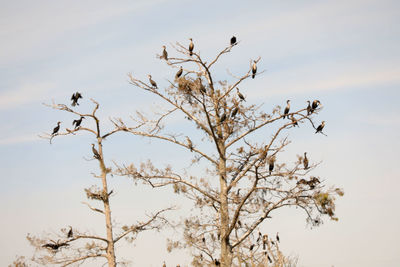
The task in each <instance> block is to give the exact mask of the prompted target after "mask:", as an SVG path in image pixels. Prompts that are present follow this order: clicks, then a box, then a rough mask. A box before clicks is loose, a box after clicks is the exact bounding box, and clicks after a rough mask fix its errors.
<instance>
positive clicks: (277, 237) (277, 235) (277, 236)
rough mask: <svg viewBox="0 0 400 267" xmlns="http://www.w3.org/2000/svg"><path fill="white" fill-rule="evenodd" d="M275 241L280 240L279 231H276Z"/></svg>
mask: <svg viewBox="0 0 400 267" xmlns="http://www.w3.org/2000/svg"><path fill="white" fill-rule="evenodd" d="M276 241H278V242H279V243H280V242H281V241H280V240H279V232H277V233H276Z"/></svg>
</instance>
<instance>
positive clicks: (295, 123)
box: [290, 114, 300, 127]
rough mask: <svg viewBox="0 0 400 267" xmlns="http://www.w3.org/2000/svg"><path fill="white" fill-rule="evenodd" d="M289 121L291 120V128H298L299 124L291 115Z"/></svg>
mask: <svg viewBox="0 0 400 267" xmlns="http://www.w3.org/2000/svg"><path fill="white" fill-rule="evenodd" d="M290 119H291V120H292V124H293V126H297V127H300V126H299V124H298V123H297V120H296V119H295V118H294V115H293V114H292V115H291V116H290Z"/></svg>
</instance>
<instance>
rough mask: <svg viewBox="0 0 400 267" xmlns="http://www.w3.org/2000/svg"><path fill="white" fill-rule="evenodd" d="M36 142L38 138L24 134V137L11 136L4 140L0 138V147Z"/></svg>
mask: <svg viewBox="0 0 400 267" xmlns="http://www.w3.org/2000/svg"><path fill="white" fill-rule="evenodd" d="M38 140H39V137H38V136H37V135H34V134H26V135H19V136H12V137H4V138H3V137H0V146H3V145H15V144H21V143H28V142H33V141H38Z"/></svg>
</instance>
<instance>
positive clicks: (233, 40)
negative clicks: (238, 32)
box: [231, 36, 236, 45]
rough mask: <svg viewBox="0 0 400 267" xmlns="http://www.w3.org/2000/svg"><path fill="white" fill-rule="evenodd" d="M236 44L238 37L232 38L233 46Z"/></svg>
mask: <svg viewBox="0 0 400 267" xmlns="http://www.w3.org/2000/svg"><path fill="white" fill-rule="evenodd" d="M235 44H236V37H235V36H232V38H231V45H235Z"/></svg>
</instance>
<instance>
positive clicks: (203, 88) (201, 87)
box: [197, 77, 207, 94]
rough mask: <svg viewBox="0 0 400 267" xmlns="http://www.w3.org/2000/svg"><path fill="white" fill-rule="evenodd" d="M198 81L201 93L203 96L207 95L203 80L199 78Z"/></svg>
mask: <svg viewBox="0 0 400 267" xmlns="http://www.w3.org/2000/svg"><path fill="white" fill-rule="evenodd" d="M197 80H198V81H199V88H200V92H201V93H202V94H205V93H207V90H206V88H205V87H204V85H203V83H202V82H201V78H200V77H199V78H197Z"/></svg>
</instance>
